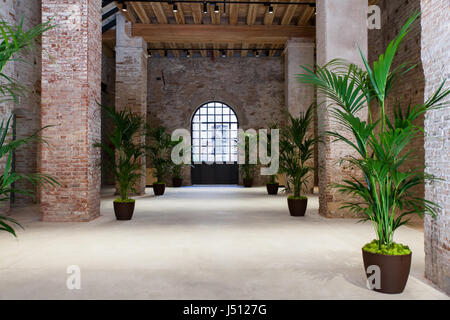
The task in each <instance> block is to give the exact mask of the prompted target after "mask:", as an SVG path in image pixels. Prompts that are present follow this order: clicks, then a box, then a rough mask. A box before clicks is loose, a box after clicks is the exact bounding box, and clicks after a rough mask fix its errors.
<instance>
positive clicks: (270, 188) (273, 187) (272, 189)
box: [266, 183, 280, 195]
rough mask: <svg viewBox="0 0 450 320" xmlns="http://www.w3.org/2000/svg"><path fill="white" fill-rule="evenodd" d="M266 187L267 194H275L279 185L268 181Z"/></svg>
mask: <svg viewBox="0 0 450 320" xmlns="http://www.w3.org/2000/svg"><path fill="white" fill-rule="evenodd" d="M266 187H267V193H268V194H272V195H275V194H278V188H279V187H280V185H279V184H278V183H268V184H267V185H266Z"/></svg>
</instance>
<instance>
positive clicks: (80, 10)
mask: <svg viewBox="0 0 450 320" xmlns="http://www.w3.org/2000/svg"><path fill="white" fill-rule="evenodd" d="M100 8H101V1H100V0H65V1H60V0H43V1H42V20H43V21H47V20H48V19H50V18H53V21H54V24H55V25H57V27H56V28H54V29H52V30H50V31H48V32H46V33H45V34H44V36H43V37H42V48H43V54H42V116H41V122H42V125H43V126H45V125H57V126H56V127H52V128H49V129H47V130H46V133H45V134H46V136H47V137H48V140H49V146H46V145H43V146H42V148H41V170H42V172H43V173H47V174H50V175H52V176H54V177H56V178H57V179H58V180H59V181H60V183H61V186H60V187H56V188H53V189H44V190H42V192H41V214H42V219H43V220H45V221H88V220H91V219H93V218H95V217H96V216H98V215H99V211H100V166H99V163H100V150H99V149H98V148H94V147H93V144H94V142H96V141H98V140H99V139H100V137H101V126H100V121H101V120H100V118H101V116H100V110H99V108H98V106H97V104H96V102H97V101H100V98H101V89H100V88H101V86H100V84H101V11H100Z"/></svg>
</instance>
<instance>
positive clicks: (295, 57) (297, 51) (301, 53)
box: [284, 38, 316, 193]
mask: <svg viewBox="0 0 450 320" xmlns="http://www.w3.org/2000/svg"><path fill="white" fill-rule="evenodd" d="M315 46H316V44H315V43H314V42H313V41H311V40H309V39H300V38H295V39H290V40H288V41H287V43H286V49H285V52H284V59H285V60H284V67H285V72H284V78H285V79H284V93H285V101H286V108H287V110H288V112H289V113H290V114H291V115H292V116H294V117H298V116H299V115H300V113H301V112H305V111H306V110H307V109H308V107H309V106H310V104H311V103H312V102H313V101H314V99H315V90H314V88H313V87H311V86H309V85H305V84H301V83H299V82H298V81H297V79H296V76H297V75H298V74H299V73H301V72H302V69H301V68H300V66H301V65H309V66H313V65H314V63H315V61H314V48H315ZM311 134H312V135H314V126H311ZM311 161H312V162H314V160H311ZM313 187H314V178H313V175H312V174H311V177H310V179H309V181H308V188H307V189H308V192H310V193H312V190H313Z"/></svg>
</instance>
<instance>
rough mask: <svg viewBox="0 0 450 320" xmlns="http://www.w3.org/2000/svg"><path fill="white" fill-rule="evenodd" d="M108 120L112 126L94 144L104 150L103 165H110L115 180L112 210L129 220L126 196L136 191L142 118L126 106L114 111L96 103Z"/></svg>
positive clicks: (130, 207)
mask: <svg viewBox="0 0 450 320" xmlns="http://www.w3.org/2000/svg"><path fill="white" fill-rule="evenodd" d="M100 107H101V108H102V109H103V110H104V112H105V114H106V115H107V116H108V117H109V118H110V119H111V120H112V123H113V125H114V130H113V131H112V133H111V134H110V135H109V136H108V137H107V138H108V139H107V141H106V142H105V143H101V142H98V143H96V144H95V146H96V147H99V148H102V149H103V150H104V151H106V152H107V153H108V156H109V157H108V158H107V159H108V160H107V161H106V163H105V164H106V165H107V166H109V167H110V168H111V172H113V174H114V178H115V180H116V183H117V187H118V191H119V198H117V199H115V200H114V213H115V215H116V218H117V220H131V218H132V217H133V213H134V208H135V200H134V199H131V198H130V197H129V196H130V194H131V193H136V189H135V187H134V186H135V184H136V183H137V181H138V180H139V179H140V178H141V177H142V175H143V172H142V157H143V156H144V154H145V153H144V145H143V144H142V143H140V142H139V141H140V138H141V137H142V136H143V134H144V132H143V124H144V120H143V119H142V117H141V116H139V115H136V114H133V113H132V112H131V111H130V110H122V111H116V110H115V108H114V107H108V106H103V105H100Z"/></svg>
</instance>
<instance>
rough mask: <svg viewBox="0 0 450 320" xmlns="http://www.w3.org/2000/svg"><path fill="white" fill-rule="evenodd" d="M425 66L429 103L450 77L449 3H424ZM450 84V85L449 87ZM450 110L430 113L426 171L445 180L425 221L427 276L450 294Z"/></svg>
mask: <svg viewBox="0 0 450 320" xmlns="http://www.w3.org/2000/svg"><path fill="white" fill-rule="evenodd" d="M421 11H422V17H421V25H422V65H423V70H424V74H425V100H427V99H429V98H430V96H431V95H432V94H433V92H435V91H436V89H437V88H438V86H439V85H440V84H441V82H442V81H443V80H444V79H446V78H447V80H448V75H449V72H450V70H449V67H448V61H449V59H450V42H449V41H448V37H449V30H448V28H449V21H450V12H449V6H448V1H446V0H432V1H431V0H422V1H421ZM449 87H450V84H449V83H448V82H447V84H446V88H447V89H448V88H449ZM449 118H450V109H449V108H445V109H439V110H433V111H429V112H427V113H426V115H425V132H426V135H425V166H426V172H428V173H431V174H434V175H436V176H437V177H439V178H442V179H444V180H443V181H435V182H433V183H432V184H428V185H426V186H425V197H426V199H428V200H431V201H434V202H436V203H438V204H439V205H440V206H441V207H442V209H441V210H440V211H439V214H438V216H437V218H436V219H433V218H431V217H429V216H427V217H426V218H425V223H424V233H425V275H426V277H427V278H428V279H430V280H431V281H433V283H435V284H436V285H438V286H439V287H440V288H441V289H442V290H444V291H445V292H446V293H447V294H448V295H450V227H449V225H450V195H449V194H450V145H449V138H448V137H449V132H450V121H449Z"/></svg>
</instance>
